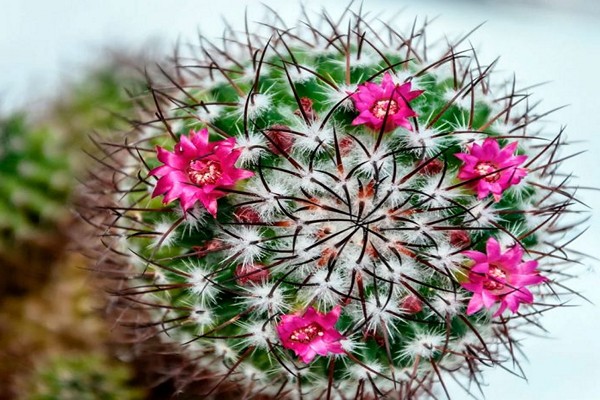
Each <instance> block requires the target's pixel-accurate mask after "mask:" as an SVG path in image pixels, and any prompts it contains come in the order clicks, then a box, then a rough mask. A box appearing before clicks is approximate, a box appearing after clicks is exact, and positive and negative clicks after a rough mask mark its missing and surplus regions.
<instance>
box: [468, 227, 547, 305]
mask: <svg viewBox="0 0 600 400" xmlns="http://www.w3.org/2000/svg"><path fill="white" fill-rule="evenodd" d="M486 253H487V254H484V253H481V252H479V251H472V250H469V251H464V252H463V254H464V255H466V256H467V257H469V258H471V259H472V260H473V261H475V264H474V265H473V266H472V267H471V269H470V271H469V276H468V282H465V283H462V284H461V285H462V287H464V288H465V289H467V290H469V291H471V292H473V297H472V298H471V300H470V301H469V305H468V306H467V315H471V314H474V313H476V312H477V311H479V310H480V309H481V308H483V307H485V308H487V309H490V308H492V306H493V305H494V304H496V303H500V307H499V308H498V310H497V311H496V312H495V313H494V317H497V316H498V315H500V314H502V312H503V311H504V310H505V309H506V308H507V307H508V309H509V310H511V311H512V312H513V313H516V312H517V310H518V309H519V305H520V304H521V303H526V304H531V303H533V295H532V294H531V292H530V291H529V289H527V286H531V285H537V284H539V283H542V282H545V281H546V280H547V279H546V278H545V277H543V276H540V275H539V272H538V271H536V268H537V266H538V263H537V261H535V260H531V261H525V262H523V260H522V257H523V248H522V247H521V246H519V245H515V246H513V247H511V248H510V249H508V250H507V251H505V252H504V253H502V252H501V249H500V244H499V243H498V242H497V241H496V239H494V238H489V239H488V241H487V243H486Z"/></svg>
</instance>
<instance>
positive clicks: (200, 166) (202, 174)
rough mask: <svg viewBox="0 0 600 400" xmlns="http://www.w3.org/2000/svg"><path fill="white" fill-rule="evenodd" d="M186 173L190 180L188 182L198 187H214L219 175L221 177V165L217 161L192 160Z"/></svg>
mask: <svg viewBox="0 0 600 400" xmlns="http://www.w3.org/2000/svg"><path fill="white" fill-rule="evenodd" d="M186 172H187V174H188V177H189V178H190V181H192V182H193V183H195V184H196V185H199V186H202V185H214V184H215V183H217V181H218V180H219V178H220V177H221V175H223V170H222V169H221V163H220V162H219V161H217V160H209V161H199V160H194V161H192V162H190V165H189V166H188V167H187V170H186Z"/></svg>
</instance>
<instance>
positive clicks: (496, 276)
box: [483, 266, 506, 290]
mask: <svg viewBox="0 0 600 400" xmlns="http://www.w3.org/2000/svg"><path fill="white" fill-rule="evenodd" d="M487 275H488V280H486V281H485V282H484V284H483V287H484V288H485V289H486V290H502V289H504V284H503V283H501V282H500V281H501V280H505V279H506V273H505V272H504V271H503V270H502V269H500V268H498V267H495V266H490V269H489V271H488V273H487Z"/></svg>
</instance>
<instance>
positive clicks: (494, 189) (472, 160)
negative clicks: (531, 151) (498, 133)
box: [454, 138, 527, 201]
mask: <svg viewBox="0 0 600 400" xmlns="http://www.w3.org/2000/svg"><path fill="white" fill-rule="evenodd" d="M517 145H518V143H517V142H512V143H510V144H509V145H507V146H506V147H504V148H502V149H501V148H500V145H499V144H498V141H497V140H496V139H494V138H487V139H485V140H484V141H483V144H482V145H481V146H480V145H478V144H473V145H471V146H470V147H469V153H457V154H455V155H454V156H455V157H456V158H458V159H459V160H461V161H463V162H464V165H463V166H462V167H461V168H460V170H459V171H458V178H459V179H462V180H474V181H473V183H472V186H473V188H474V189H475V191H477V197H478V198H479V199H483V198H485V197H486V196H487V195H488V194H490V193H492V194H493V195H494V200H496V201H500V199H501V198H502V192H504V191H505V190H506V189H508V188H509V187H510V186H513V185H517V184H518V183H519V182H520V181H521V179H523V178H524V177H525V176H526V175H527V170H526V169H525V168H519V167H518V166H519V165H521V164H523V163H524V162H525V160H526V159H527V156H524V155H523V156H515V155H514V152H515V150H516V149H517ZM496 171H497V172H496Z"/></svg>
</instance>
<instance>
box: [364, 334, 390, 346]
mask: <svg viewBox="0 0 600 400" xmlns="http://www.w3.org/2000/svg"><path fill="white" fill-rule="evenodd" d="M363 337H364V339H365V342H366V341H367V340H369V339H373V340H374V341H375V343H377V345H378V346H381V347H383V346H385V339H384V338H383V336H382V335H380V334H379V333H377V332H373V331H366V332H365V333H364V334H363Z"/></svg>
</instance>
